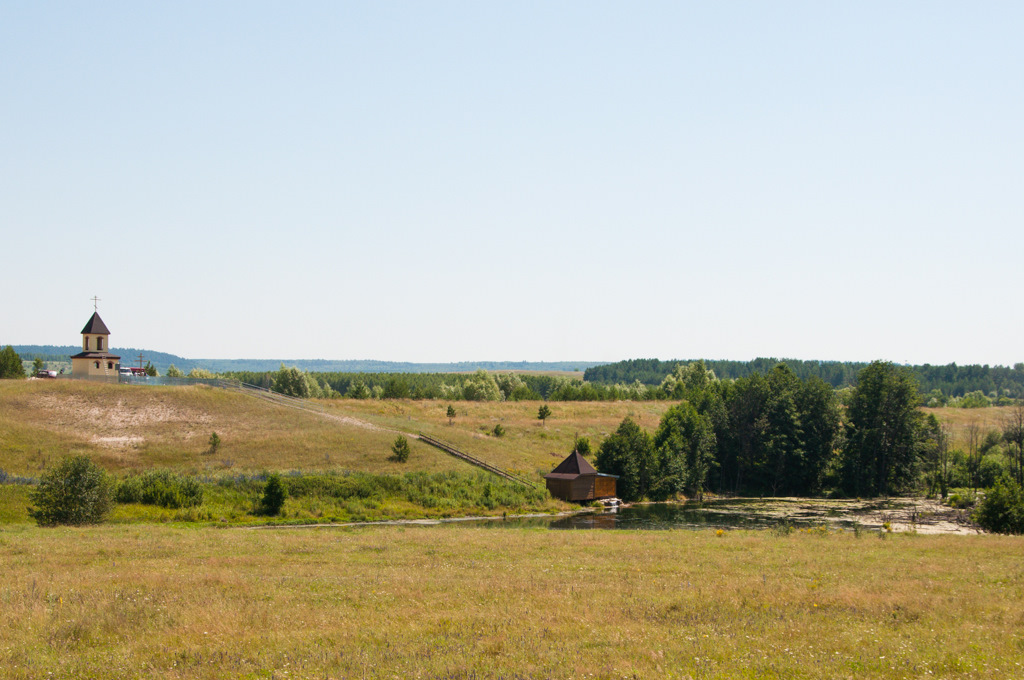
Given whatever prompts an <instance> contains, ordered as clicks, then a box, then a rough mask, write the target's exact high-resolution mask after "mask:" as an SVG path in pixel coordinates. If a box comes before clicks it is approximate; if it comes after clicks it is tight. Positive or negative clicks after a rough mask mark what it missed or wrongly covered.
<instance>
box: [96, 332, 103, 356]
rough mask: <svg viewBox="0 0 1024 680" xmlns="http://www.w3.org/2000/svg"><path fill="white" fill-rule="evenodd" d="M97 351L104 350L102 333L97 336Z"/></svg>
mask: <svg viewBox="0 0 1024 680" xmlns="http://www.w3.org/2000/svg"><path fill="white" fill-rule="evenodd" d="M96 351H97V352H102V351H103V336H102V335H101V336H100V337H98V338H96Z"/></svg>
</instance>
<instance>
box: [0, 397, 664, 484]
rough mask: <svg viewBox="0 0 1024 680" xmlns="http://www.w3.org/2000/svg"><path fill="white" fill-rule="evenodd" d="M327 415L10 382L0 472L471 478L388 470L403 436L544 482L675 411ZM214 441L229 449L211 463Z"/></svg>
mask: <svg viewBox="0 0 1024 680" xmlns="http://www.w3.org/2000/svg"><path fill="white" fill-rule="evenodd" d="M321 405H322V407H323V409H324V412H325V413H326V414H327V415H329V416H335V418H326V417H323V416H319V415H317V414H315V413H307V412H303V411H295V410H292V409H288V408H284V407H281V406H277V405H275V404H271V403H267V402H264V401H261V400H259V399H254V398H252V397H249V396H246V395H243V394H237V393H234V392H229V391H226V390H220V389H216V388H211V387H206V386H190V387H162V386H131V385H108V384H99V383H89V382H84V381H66V380H60V381H43V380H31V381H3V382H0V469H3V470H6V471H7V472H8V473H10V474H16V475H23V476H37V475H38V474H39V472H40V471H41V470H42V469H43V468H44V467H45V466H46V465H47V464H48V463H50V462H52V461H54V460H55V459H57V458H59V457H60V456H62V455H65V454H69V453H72V454H74V453H84V454H87V455H89V456H90V457H92V458H93V459H94V460H96V461H97V462H98V463H100V464H101V465H103V466H104V467H105V468H106V469H108V470H110V471H111V472H114V473H124V472H130V471H138V470H144V469H148V468H154V467H161V468H172V469H176V470H180V471H182V472H188V473H192V474H196V473H215V472H219V471H229V470H230V471H233V472H258V471H262V470H271V471H274V470H279V471H286V470H302V471H327V470H356V471H361V472H370V473H375V474H379V473H400V472H406V471H410V470H413V471H427V472H433V471H441V470H450V469H462V470H464V469H467V468H468V466H467V465H466V464H465V463H462V462H459V461H457V460H456V459H454V458H451V457H450V456H447V455H445V454H443V453H442V452H440V451H438V450H436V449H433V448H431V447H428V446H426V445H424V444H421V443H419V442H417V441H413V442H412V447H413V448H412V456H411V457H410V459H409V462H408V463H405V464H399V463H395V462H392V461H390V460H389V457H390V455H391V452H390V446H391V443H392V442H393V441H394V439H395V437H396V434H395V432H394V431H392V430H399V431H404V432H409V433H416V432H424V433H426V434H429V435H431V436H434V437H437V438H439V439H442V440H445V441H448V442H450V443H452V444H453V445H455V446H456V447H459V448H461V449H463V450H465V451H467V452H469V453H471V454H473V455H476V456H478V457H480V458H483V459H485V460H487V461H488V462H491V463H493V464H495V465H497V466H499V467H502V468H507V469H511V470H516V471H519V472H522V473H526V474H527V475H529V476H531V477H533V478H534V479H536V480H537V481H540V480H541V476H542V475H543V474H545V473H547V472H548V471H550V470H551V468H552V467H554V465H556V464H557V463H558V462H559V461H560V460H561V459H562V458H564V457H565V455H566V454H568V453H569V451H570V450H571V447H572V441H573V438H574V437H575V436H576V434H577V433H578V434H579V435H581V436H589V437H591V439H592V441H594V443H597V441H599V440H600V439H601V438H603V437H604V436H605V435H606V434H607V433H609V432H611V431H612V430H614V429H615V427H617V426H618V424H619V422H620V421H621V420H622V419H623V418H624V417H626V415H631V416H632V417H633V418H634V419H636V420H638V421H639V422H640V423H641V424H642V425H644V426H645V427H649V428H654V427H655V426H656V425H657V422H658V420H659V419H660V417H661V414H662V413H663V412H664V410H665V409H666V408H667V407H668V404H667V403H664V402H650V403H634V402H622V403H579V402H571V403H565V404H557V403H556V404H551V408H552V411H553V415H552V417H551V418H549V419H548V421H547V423H546V424H544V423H541V422H540V421H539V420H537V408H538V404H537V403H536V402H515V403H478V402H455V403H454V406H455V408H456V412H457V414H458V415H457V416H456V418H455V419H454V423H453V424H452V425H449V424H448V419H447V418H446V416H445V413H446V411H447V407H448V402H440V401H405V400H389V401H355V400H347V399H346V400H328V401H323V402H321ZM344 419H347V420H348V421H349V422H345V420H344ZM358 423H362V424H361V425H360V424H358ZM499 423H500V424H501V425H502V427H503V428H504V429H505V432H506V434H505V435H504V436H503V437H500V438H499V437H495V436H493V434H491V433H492V431H493V429H494V426H495V425H497V424H499ZM213 432H216V433H217V434H218V436H219V437H220V438H221V441H222V443H221V445H220V447H219V449H218V451H217V452H216V453H215V454H209V453H208V448H209V438H210V435H211V434H212V433H213Z"/></svg>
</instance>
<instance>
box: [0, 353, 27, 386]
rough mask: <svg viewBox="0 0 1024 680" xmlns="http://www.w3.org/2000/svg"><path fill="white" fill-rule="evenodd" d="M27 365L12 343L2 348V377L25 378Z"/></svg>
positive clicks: (0, 375)
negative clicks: (24, 364) (23, 363)
mask: <svg viewBox="0 0 1024 680" xmlns="http://www.w3.org/2000/svg"><path fill="white" fill-rule="evenodd" d="M24 377H25V367H24V366H23V365H22V363H21V357H20V356H18V353H17V352H15V351H14V348H13V347H11V346H10V345H7V347H4V348H3V349H2V350H0V378H24Z"/></svg>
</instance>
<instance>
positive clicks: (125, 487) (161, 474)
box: [114, 470, 203, 509]
mask: <svg viewBox="0 0 1024 680" xmlns="http://www.w3.org/2000/svg"><path fill="white" fill-rule="evenodd" d="M114 500H116V501H117V502H118V503H142V504H143V505H158V506H160V507H164V508H172V509H177V508H191V507H195V506H198V505H202V503H203V487H202V485H200V483H199V482H198V481H196V480H195V479H193V478H192V477H182V476H180V475H176V474H174V473H173V472H171V471H169V470H149V471H147V472H144V473H143V474H141V475H134V476H131V477H127V478H125V479H123V480H121V482H120V483H119V484H118V485H117V490H116V491H115V493H114Z"/></svg>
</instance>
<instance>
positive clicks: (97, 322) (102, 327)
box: [82, 312, 110, 335]
mask: <svg viewBox="0 0 1024 680" xmlns="http://www.w3.org/2000/svg"><path fill="white" fill-rule="evenodd" d="M86 333H88V334H90V335H110V331H108V330H107V324H105V323H103V319H101V318H100V315H99V313H98V312H93V313H92V316H91V317H89V323H87V324H85V328H83V329H82V335H85V334H86Z"/></svg>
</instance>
